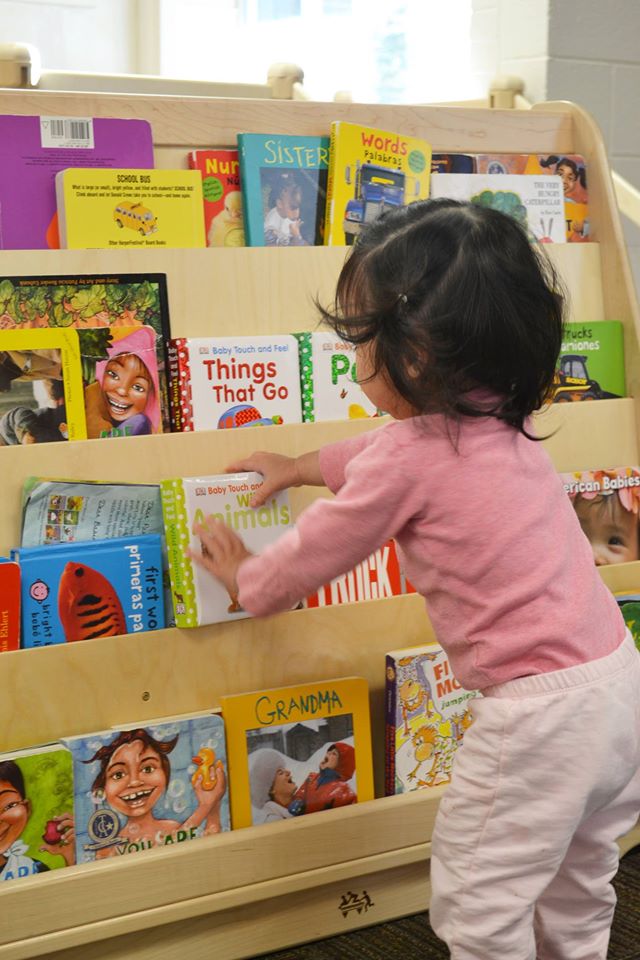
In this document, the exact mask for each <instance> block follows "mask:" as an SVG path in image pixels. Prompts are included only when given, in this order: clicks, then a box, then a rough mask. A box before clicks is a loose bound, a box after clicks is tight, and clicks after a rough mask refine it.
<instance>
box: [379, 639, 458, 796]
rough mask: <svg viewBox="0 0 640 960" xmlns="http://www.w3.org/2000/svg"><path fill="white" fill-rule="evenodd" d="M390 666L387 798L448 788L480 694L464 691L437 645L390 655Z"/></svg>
mask: <svg viewBox="0 0 640 960" xmlns="http://www.w3.org/2000/svg"><path fill="white" fill-rule="evenodd" d="M386 661H387V662H386V683H385V688H386V689H385V695H386V703H387V716H386V746H385V793H386V795H387V796H390V795H392V794H394V793H407V792H408V791H409V790H415V789H417V788H418V787H433V786H437V785H438V784H439V783H448V782H449V780H450V779H451V768H452V765H453V758H454V755H455V752H456V750H457V748H458V746H459V744H460V741H461V740H462V736H463V734H464V731H465V730H466V729H467V727H469V726H470V724H471V719H472V718H471V713H470V709H469V706H470V705H469V701H470V700H471V699H472V698H473V697H475V696H476V693H475V692H472V691H469V690H464V689H463V688H462V687H461V686H460V684H459V683H458V681H457V680H456V678H455V677H454V675H453V673H452V671H451V667H450V665H449V659H448V657H447V655H446V653H445V652H444V650H443V649H442V647H441V646H440V645H439V644H438V643H435V642H434V643H429V644H425V645H424V646H420V647H407V648H406V649H404V650H391V651H390V652H389V653H388V654H387V658H386Z"/></svg>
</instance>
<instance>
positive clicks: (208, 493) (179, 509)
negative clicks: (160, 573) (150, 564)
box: [160, 473, 293, 627]
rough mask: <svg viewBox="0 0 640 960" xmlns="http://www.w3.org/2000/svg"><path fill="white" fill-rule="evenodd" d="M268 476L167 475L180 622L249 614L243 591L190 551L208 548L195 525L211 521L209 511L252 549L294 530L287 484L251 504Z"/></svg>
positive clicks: (165, 497)
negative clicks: (236, 592) (233, 591)
mask: <svg viewBox="0 0 640 960" xmlns="http://www.w3.org/2000/svg"><path fill="white" fill-rule="evenodd" d="M263 482H264V481H263V478H262V477H261V475H260V474H259V473H236V474H233V473H227V474H221V475H217V476H210V477H182V478H178V479H174V480H163V481H161V483H160V489H161V491H162V509H163V512H164V524H165V531H166V537H167V553H168V556H169V572H170V574H171V590H172V593H173V609H174V613H175V620H176V625H177V626H178V627H198V626H200V625H201V624H203V623H219V622H221V621H224V620H236V619H238V618H240V617H248V616H249V614H248V613H247V612H246V610H243V608H242V607H241V606H240V604H239V603H238V598H237V596H230V595H229V594H228V593H227V591H226V590H225V588H224V587H223V586H222V584H221V583H219V582H218V581H217V580H214V578H213V577H212V576H211V575H210V574H208V573H207V572H206V571H205V570H203V569H202V568H201V567H199V566H198V565H197V564H194V563H192V561H191V560H190V558H189V557H188V555H187V552H186V551H187V549H190V550H192V551H193V552H194V553H195V552H201V551H202V549H203V547H202V544H201V542H200V540H199V538H198V537H197V536H196V534H195V533H194V532H193V526H194V524H205V525H206V520H207V518H208V517H215V518H216V519H219V520H222V521H223V522H224V523H226V524H227V525H228V526H229V527H231V529H232V530H235V531H236V532H237V533H238V534H240V536H241V537H242V539H243V540H244V543H245V545H246V547H247V549H248V550H251V551H252V553H260V551H261V550H263V549H264V548H265V547H266V546H267V545H268V544H270V543H272V542H273V541H274V540H277V539H278V537H280V536H282V534H283V533H285V532H286V531H287V530H290V529H291V527H292V526H293V519H292V515H291V507H290V505H289V496H288V492H287V491H286V490H284V491H282V492H280V493H278V494H277V495H275V496H273V497H271V499H270V500H269V501H268V502H267V503H265V504H263V506H261V507H258V508H257V509H255V508H253V507H251V506H250V505H249V502H250V500H251V497H252V495H253V494H254V493H255V491H256V490H259V489H260V487H261V486H262V484H263Z"/></svg>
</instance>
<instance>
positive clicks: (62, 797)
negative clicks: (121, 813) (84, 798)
mask: <svg viewBox="0 0 640 960" xmlns="http://www.w3.org/2000/svg"><path fill="white" fill-rule="evenodd" d="M73 836H74V810H73V765H72V759H71V754H70V753H69V751H68V750H67V749H66V748H65V747H63V746H61V745H60V744H58V743H50V744H45V745H44V746H40V747H31V748H30V749H27V750H15V751H14V752H12V753H2V754H0V881H3V880H23V879H25V878H26V877H32V876H34V875H36V874H39V873H47V872H48V871H49V870H57V869H59V868H60V867H70V866H73V864H74V863H75V862H76V856H75V845H74V841H73Z"/></svg>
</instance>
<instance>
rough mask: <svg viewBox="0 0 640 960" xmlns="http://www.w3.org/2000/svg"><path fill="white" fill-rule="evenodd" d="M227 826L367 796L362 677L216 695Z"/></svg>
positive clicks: (367, 742)
mask: <svg viewBox="0 0 640 960" xmlns="http://www.w3.org/2000/svg"><path fill="white" fill-rule="evenodd" d="M221 706H222V715H223V717H224V721H225V724H226V728H227V753H228V757H229V778H230V788H231V823H232V825H233V829H234V830H235V829H236V828H237V827H248V826H251V825H257V824H261V823H268V822H272V821H276V820H287V819H291V818H292V817H296V816H301V815H305V814H307V813H316V812H318V811H320V810H330V809H333V808H335V807H340V806H347V805H349V804H352V803H356V802H361V801H364V800H371V799H373V771H372V760H371V728H370V718H369V693H368V686H367V682H366V680H363V679H362V678H360V677H344V678H340V679H333V680H320V681H318V682H317V683H307V684H299V685H295V686H287V687H279V688H275V689H270V690H259V691H255V692H252V693H243V694H238V695H235V696H226V697H222V699H221Z"/></svg>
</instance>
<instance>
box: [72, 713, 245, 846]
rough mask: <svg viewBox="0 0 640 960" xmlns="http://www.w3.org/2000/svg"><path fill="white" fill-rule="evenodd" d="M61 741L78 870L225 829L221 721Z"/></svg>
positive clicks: (212, 718)
mask: <svg viewBox="0 0 640 960" xmlns="http://www.w3.org/2000/svg"><path fill="white" fill-rule="evenodd" d="M63 742H64V745H65V746H66V747H67V748H68V749H69V750H70V751H71V753H72V754H73V769H74V789H75V800H74V808H75V836H76V861H77V863H88V862H90V861H93V860H103V859H108V858H111V857H118V856H121V855H124V854H128V853H139V852H140V851H142V850H148V849H151V848H153V847H171V846H175V844H177V843H182V842H183V841H185V840H195V839H197V838H198V837H202V836H209V835H212V834H216V833H221V832H222V831H225V830H229V829H230V820H229V797H228V790H227V753H226V746H225V734H224V721H223V719H222V717H221V716H219V715H216V714H214V713H212V712H210V711H209V712H202V713H198V714H193V715H189V714H187V715H184V716H177V717H163V718H159V719H155V720H147V721H146V722H144V721H143V722H142V723H140V724H137V725H132V726H119V727H114V728H113V729H112V730H102V731H100V732H98V733H92V734H87V735H85V736H78V737H69V738H67V739H65V740H64V741H63Z"/></svg>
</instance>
